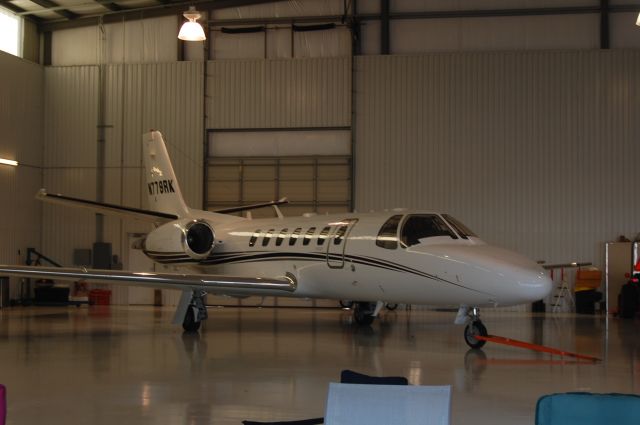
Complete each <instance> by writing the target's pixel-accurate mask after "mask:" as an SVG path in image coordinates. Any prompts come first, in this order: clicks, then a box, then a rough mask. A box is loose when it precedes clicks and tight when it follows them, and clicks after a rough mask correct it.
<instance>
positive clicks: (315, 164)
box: [206, 130, 352, 218]
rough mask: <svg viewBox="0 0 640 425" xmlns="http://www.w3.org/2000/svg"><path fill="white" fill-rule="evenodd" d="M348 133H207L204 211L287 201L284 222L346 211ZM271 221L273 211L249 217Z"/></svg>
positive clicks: (348, 193) (348, 194) (348, 199)
mask: <svg viewBox="0 0 640 425" xmlns="http://www.w3.org/2000/svg"><path fill="white" fill-rule="evenodd" d="M351 182H352V166H351V132H350V130H305V131H296V130H285V131H212V132H211V133H210V136H209V160H208V170H207V194H206V195H207V200H206V206H207V209H209V210H216V209H220V208H226V207H231V206H238V205H248V204H255V203H257V202H268V201H272V200H275V199H279V198H282V197H285V196H286V197H287V198H288V199H289V201H290V204H289V205H284V206H283V207H282V208H281V210H282V212H283V214H284V215H285V216H295V215H301V214H303V213H307V212H316V213H319V214H324V213H338V212H349V211H350V210H351ZM252 215H253V217H256V218H258V217H273V216H274V212H273V209H270V208H265V209H261V210H255V211H253V212H252Z"/></svg>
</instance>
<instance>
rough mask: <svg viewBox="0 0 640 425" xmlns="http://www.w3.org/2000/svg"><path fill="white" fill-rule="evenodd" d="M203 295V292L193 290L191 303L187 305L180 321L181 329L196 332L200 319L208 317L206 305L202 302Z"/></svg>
mask: <svg viewBox="0 0 640 425" xmlns="http://www.w3.org/2000/svg"><path fill="white" fill-rule="evenodd" d="M205 295H206V293H205V292H201V293H198V292H196V291H194V292H193V294H192V297H191V303H190V304H189V306H188V307H187V310H186V312H185V314H184V320H183V322H182V329H184V331H185V332H197V331H198V329H200V324H201V323H202V321H203V320H205V319H206V318H207V317H208V315H207V306H205V304H204V296H205Z"/></svg>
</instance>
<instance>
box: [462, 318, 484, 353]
mask: <svg viewBox="0 0 640 425" xmlns="http://www.w3.org/2000/svg"><path fill="white" fill-rule="evenodd" d="M477 335H480V336H487V335H488V334H487V328H486V327H485V326H484V325H483V324H482V321H480V320H474V321H472V322H470V323H469V324H468V325H467V326H465V328H464V342H466V343H467V345H468V346H469V347H471V348H481V347H483V346H484V345H485V344H486V343H487V341H485V340H481V339H477V338H476V336H477Z"/></svg>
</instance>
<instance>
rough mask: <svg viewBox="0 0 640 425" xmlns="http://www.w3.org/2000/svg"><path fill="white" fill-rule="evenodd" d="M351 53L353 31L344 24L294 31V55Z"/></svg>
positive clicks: (344, 54) (315, 56)
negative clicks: (313, 29)
mask: <svg viewBox="0 0 640 425" xmlns="http://www.w3.org/2000/svg"><path fill="white" fill-rule="evenodd" d="M349 55H351V31H350V30H349V28H347V27H344V26H337V27H336V28H333V29H330V30H323V31H296V32H294V33H293V56H294V57H296V58H322V57H333V56H349Z"/></svg>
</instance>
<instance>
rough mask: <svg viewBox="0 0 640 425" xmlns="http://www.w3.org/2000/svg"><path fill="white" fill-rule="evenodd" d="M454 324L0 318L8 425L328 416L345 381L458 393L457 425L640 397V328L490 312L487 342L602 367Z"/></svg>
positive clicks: (344, 319) (23, 312) (58, 311)
mask: <svg viewBox="0 0 640 425" xmlns="http://www.w3.org/2000/svg"><path fill="white" fill-rule="evenodd" d="M454 316H455V313H451V312H430V311H424V310H415V309H414V310H413V311H404V310H400V309H399V310H397V311H395V312H386V313H384V316H383V317H381V319H380V320H378V321H377V322H376V323H374V325H373V326H371V327H370V328H359V327H357V326H356V325H353V324H352V323H351V316H350V313H349V312H348V311H343V310H339V309H299V308H280V309H274V308H261V309H257V308H233V307H231V308H229V307H227V308H213V309H211V310H210V317H209V320H208V322H207V323H206V324H205V326H204V327H203V329H202V332H201V334H195V335H183V334H182V332H181V330H180V329H179V328H177V327H175V326H173V325H171V324H170V321H171V317H172V311H171V309H167V308H153V307H116V306H112V307H91V308H88V307H82V308H75V307H70V308H67V307H46V308H45V307H29V308H25V307H13V308H10V309H4V310H0V383H2V384H4V385H5V386H6V387H7V390H8V408H9V409H8V422H7V423H8V424H9V425H18V424H24V425H32V424H33V425H35V424H48V425H55V424H65V425H68V424H94V425H98V424H105V425H106V424H108V425H114V424H117V425H127V424H137V425H142V424H193V425H199V424H235V425H238V424H240V422H241V420H243V419H255V420H276V419H280V420H284V419H298V418H308V417H317V416H322V415H323V414H324V406H325V400H326V395H327V388H328V385H329V382H332V381H334V382H336V381H338V380H339V377H340V371H341V370H342V369H347V368H348V369H353V370H356V371H359V372H363V373H368V374H375V375H404V376H406V377H408V378H409V380H410V382H411V383H412V384H421V385H452V388H453V391H452V394H453V395H452V423H453V424H511V425H516V424H533V423H534V412H535V403H536V400H537V399H538V398H539V397H540V396H541V395H543V394H548V393H553V392H564V391H591V392H623V393H638V392H640V338H639V336H640V332H639V331H640V322H638V321H632V320H618V319H613V318H610V319H608V320H607V319H606V318H604V317H602V316H595V317H594V316H574V315H551V314H547V315H543V316H533V317H532V316H531V315H530V314H523V313H496V312H489V311H487V312H483V321H484V323H485V324H486V326H487V328H488V330H489V333H492V334H495V335H502V336H507V337H511V338H515V339H521V340H525V341H531V342H537V343H542V344H546V345H550V346H553V347H557V348H561V349H564V350H568V351H577V352H580V353H584V354H589V355H594V356H597V357H600V358H602V361H601V362H599V363H595V364H592V363H589V362H576V361H575V360H572V359H570V358H564V359H562V358H559V357H552V356H550V355H547V354H540V353H534V352H530V351H526V350H523V349H519V348H512V347H506V346H500V345H495V344H488V345H487V346H486V347H485V348H484V349H483V350H482V351H474V350H468V349H467V346H466V345H465V343H464V341H463V339H462V328H461V327H459V326H455V325H453V324H452V322H453V318H454Z"/></svg>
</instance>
